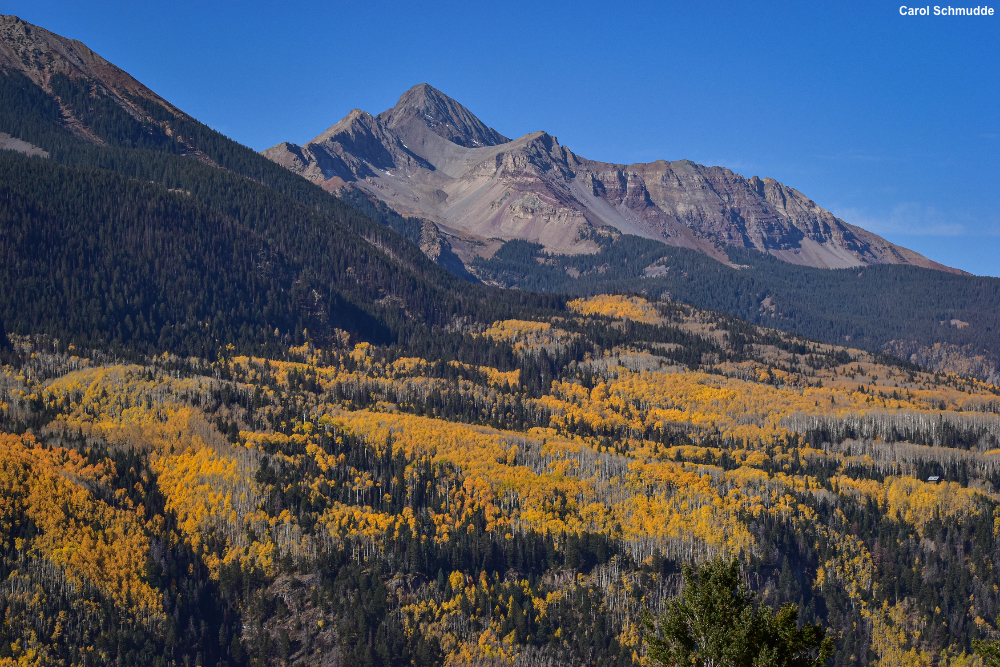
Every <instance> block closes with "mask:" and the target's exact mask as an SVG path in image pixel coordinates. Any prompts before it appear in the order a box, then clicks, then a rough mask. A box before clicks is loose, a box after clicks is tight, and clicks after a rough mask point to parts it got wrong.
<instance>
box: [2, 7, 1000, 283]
mask: <svg viewBox="0 0 1000 667" xmlns="http://www.w3.org/2000/svg"><path fill="white" fill-rule="evenodd" d="M994 1H995V0H989V1H988V2H987V4H986V6H991V7H994V10H995V13H994V15H993V16H987V17H979V16H969V17H964V16H960V17H940V16H938V17H935V16H919V17H909V16H901V15H900V14H899V7H900V5H899V4H898V3H886V2H857V3H821V2H802V1H801V0H799V1H792V2H773V3H766V2H764V3H735V2H684V3H680V2H664V1H660V2H655V1H654V2H633V3H617V4H611V3H606V2H603V3H598V2H588V1H578V2H573V3H569V2H565V3H562V2H560V3H555V2H550V3H546V2H538V1H537V0H536V1H535V2H509V3H497V2H475V1H462V2H438V1H434V0H426V1H424V2H385V1H383V0H368V1H366V2H350V3H348V2H325V3H317V2H297V1H288V2H282V3H263V2H239V3H236V2H210V3H204V2H191V1H190V0H176V1H174V2H171V3H137V2H134V1H129V2H124V1H107V2H104V1H101V0H96V1H95V0H91V1H88V2H82V1H76V0H74V1H63V2H57V1H54V0H8V1H7V2H4V6H3V8H2V10H0V11H2V12H3V13H12V14H16V15H18V16H20V17H21V18H23V19H25V20H26V21H29V22H31V23H34V24H36V25H40V26H42V27H45V28H47V29H49V30H52V31H53V32H56V33H59V34H61V35H63V36H65V37H70V38H73V39H78V40H80V41H82V42H84V43H85V44H87V45H88V46H89V47H90V48H92V49H93V50H94V51H96V52H97V53H99V54H101V55H102V56H104V57H105V58H107V59H108V60H110V61H111V62H113V63H115V64H116V65H118V66H119V67H122V68H123V69H125V70H126V71H128V72H129V73H130V74H132V75H133V76H135V77H136V78H137V79H139V80H140V81H141V82H143V83H144V84H146V85H147V86H149V87H150V88H152V89H153V90H155V91H156V92H157V93H159V94H160V95H162V96H163V97H165V98H166V99H168V100H170V101H171V102H172V103H174V104H176V105H177V106H178V107H180V108H181V109H183V110H184V111H186V112H188V113H190V114H191V115H192V116H194V117H196V118H198V119H199V120H201V121H203V122H205V123H207V124H208V125H210V126H212V127H213V128H215V129H217V130H219V131H221V132H223V133H225V134H226V135H228V136H230V137H232V138H233V139H236V140H237V141H240V142H241V143H244V144H246V145H248V146H251V147H253V148H255V149H257V150H263V149H265V148H268V147H269V146H272V145H274V144H276V143H278V142H280V141H286V140H287V141H293V142H296V143H303V142H305V141H307V140H309V139H310V138H312V137H314V136H316V135H317V134H319V133H321V132H322V131H323V130H325V129H326V128H327V127H328V126H330V125H332V124H333V123H335V122H336V121H338V120H339V119H340V118H342V117H343V116H345V115H346V114H347V113H348V112H349V111H350V110H351V109H353V108H361V109H364V110H366V111H370V112H372V113H378V112H379V111H382V110H384V109H386V108H388V107H391V106H392V105H393V104H395V102H396V100H397V98H398V97H399V95H400V94H401V93H402V92H403V91H404V90H406V89H407V88H409V87H410V86H412V85H414V84H417V83H422V82H426V83H430V84H431V85H433V86H435V87H436V88H438V89H440V90H442V91H443V92H444V93H446V94H448V95H450V96H451V97H453V98H455V99H457V100H458V101H459V102H461V103H462V104H464V105H465V106H466V107H468V108H469V109H470V110H471V111H472V112H473V113H475V114H476V115H477V116H479V117H480V118H481V119H482V120H483V121H484V122H486V123H487V124H488V125H491V126H492V127H494V128H496V129H497V130H498V131H500V132H501V133H503V134H505V135H507V136H509V137H518V136H520V135H523V134H526V133H528V132H533V131H536V130H545V131H547V132H549V133H551V134H553V135H555V136H556V137H558V139H559V141H560V143H562V144H563V145H566V146H568V147H569V148H570V149H572V150H573V151H574V152H576V153H578V154H579V155H582V156H584V157H588V158H591V159H597V160H606V161H610V162H623V163H629V162H648V161H652V160H657V159H668V160H676V159H690V160H694V161H696V162H700V163H702V164H707V165H721V166H725V167H729V168H730V169H732V170H733V171H736V172H738V173H740V174H743V175H745V176H747V177H749V176H752V175H758V176H761V177H764V176H770V177H772V178H776V179H777V180H779V181H781V182H783V183H785V184H786V185H789V186H791V187H794V188H796V189H798V190H800V191H802V192H803V193H804V194H806V196H808V197H810V198H812V199H813V200H815V201H816V202H817V203H818V204H819V205H820V206H823V207H824V208H827V209H829V210H831V211H832V212H833V213H834V214H836V215H837V216H838V217H841V218H843V219H844V220H846V221H847V222H849V223H852V224H857V225H860V226H862V227H865V228H866V229H870V230H872V231H874V232H876V233H879V234H881V235H883V236H885V237H886V238H888V239H889V240H891V241H893V242H895V243H899V244H901V245H904V246H907V247H909V248H912V249H914V250H916V251H918V252H920V253H922V254H924V255H926V256H928V257H930V258H931V259H934V260H937V261H939V262H942V263H944V264H948V265H951V266H955V267H958V268H961V269H964V270H966V271H970V272H972V273H976V274H979V275H992V276H1000V187H998V186H1000V183H998V180H1000V4H997V5H993V4H990V3H991V2H994ZM980 4H981V6H982V3H980ZM924 6H926V5H924ZM931 8H932V10H933V5H931Z"/></svg>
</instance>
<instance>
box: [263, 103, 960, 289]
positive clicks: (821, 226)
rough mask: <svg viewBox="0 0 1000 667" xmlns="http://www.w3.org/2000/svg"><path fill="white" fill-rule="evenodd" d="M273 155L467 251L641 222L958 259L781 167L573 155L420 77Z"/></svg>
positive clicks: (843, 249)
mask: <svg viewBox="0 0 1000 667" xmlns="http://www.w3.org/2000/svg"><path fill="white" fill-rule="evenodd" d="M264 155H266V156H267V157H268V158H270V159H271V160H273V161H275V162H277V163H278V164H281V165H283V166H284V167H286V168H288V169H291V170H292V171H294V172H296V173H300V174H302V175H303V176H305V177H306V178H308V179H310V180H312V181H314V182H316V183H319V184H321V185H322V186H323V187H324V188H325V189H327V190H329V191H333V192H336V191H340V190H341V189H342V188H350V187H356V188H359V189H361V190H363V191H365V192H367V193H368V194H369V195H372V196H374V197H377V198H378V199H380V200H382V201H383V202H385V203H386V204H388V205H389V206H390V207H391V208H393V209H394V210H395V211H396V212H398V213H400V214H401V215H405V216H412V217H417V218H422V219H424V220H429V221H432V222H433V223H434V224H435V225H436V226H437V227H438V228H439V230H440V231H441V232H442V234H443V235H444V236H445V237H446V238H447V240H448V242H449V243H450V244H451V245H452V247H453V248H454V249H455V252H456V254H458V255H459V257H461V258H462V259H463V260H465V261H466V262H468V261H469V260H470V259H472V258H473V257H475V256H489V255H490V254H491V253H492V252H494V251H495V250H496V248H498V247H499V246H500V245H501V242H502V241H507V240H511V239H524V240H527V241H532V242H536V243H540V244H542V245H543V246H544V247H545V249H546V250H547V251H549V252H552V253H558V254H580V253H591V252H595V251H596V250H597V248H598V241H599V240H600V239H601V237H602V236H606V235H608V234H619V233H624V234H633V235H637V236H642V237H646V238H650V239H656V240H659V241H662V242H664V243H667V244H670V245H674V246H680V247H686V248H692V249H696V250H699V251H701V252H704V253H706V254H708V255H710V256H712V257H715V258H717V259H719V260H721V261H727V257H726V254H725V252H724V251H723V247H724V246H737V247H743V248H753V249H756V250H760V251H763V252H767V253H770V254H772V255H774V256H776V257H778V258H780V259H782V260H784V261H786V262H790V263H793V264H800V265H807V266H814V267H821V268H846V267H852V266H860V265H865V264H912V265H916V266H921V267H926V268H932V269H938V270H942V271H949V272H958V271H957V270H956V269H951V268H949V267H946V266H943V265H941V264H938V263H937V262H934V261H931V260H929V259H927V258H926V257H923V256H922V255H919V254H918V253H916V252H913V251H912V250H908V249H906V248H903V247H900V246H897V245H895V244H893V243H890V242H889V241H886V240H885V239H883V238H881V237H880V236H878V235H876V234H873V233H871V232H869V231H866V230H864V229H861V228H860V227H857V226H854V225H851V224H848V223H847V222H844V221H843V220H840V219H839V218H837V217H835V216H834V215H833V214H831V213H830V212H829V211H826V210H824V209H823V208H821V207H820V206H819V205H817V204H816V203H815V202H814V201H812V200H811V199H809V198H808V197H806V196H805V195H803V194H802V193H801V192H799V191H798V190H795V189H794V188H790V187H788V186H785V185H783V184H781V183H779V182H777V181H775V180H774V179H772V178H758V177H757V176H753V177H751V178H745V177H743V176H741V175H739V174H736V173H734V172H732V171H730V170H729V169H726V168H724V167H706V166H704V165H700V164H696V163H694V162H691V161H689V160H679V161H672V162H668V161H665V160H658V161H656V162H651V163H637V164H628V165H625V164H613V163H607V162H597V161H594V160H588V159H586V158H583V157H581V156H579V155H576V154H575V153H573V152H572V151H571V150H569V149H568V148H566V147H565V146H561V145H560V144H559V142H558V140H557V139H556V138H555V137H554V136H552V135H550V134H547V133H545V132H534V133H531V134H526V135H524V136H522V137H520V138H518V139H513V140H512V139H508V138H507V137H504V136H503V135H501V134H500V133H499V132H497V131H496V130H494V129H493V128H491V127H488V126H487V125H486V124H485V123H483V122H482V121H480V120H479V119H478V118H477V117H476V116H475V115H473V114H472V113H471V112H470V111H469V110H468V109H466V108H465V107H464V106H462V105H461V104H459V103H458V102H456V101H455V100H453V99H451V98H449V97H448V96H447V95H445V94H443V93H442V92H440V91H439V90H436V89H435V88H433V87H431V86H429V85H427V84H420V85H417V86H414V87H413V88H411V89H410V90H408V91H406V92H405V93H404V94H403V95H402V97H400V99H399V102H398V103H397V104H396V106H394V107H393V108H391V109H388V110H387V111H383V112H382V113H380V114H378V115H377V116H372V115H371V114H369V113H366V112H364V111H361V110H357V109H356V110H354V111H352V112H351V113H350V114H348V115H347V117H345V118H344V119H343V120H341V121H340V122H338V123H337V124H335V125H333V126H332V127H330V128H329V129H328V130H327V131H326V132H323V133H322V134H320V135H319V136H317V137H316V138H315V139H313V140H312V141H309V142H307V143H306V144H305V145H304V146H298V145H295V144H292V143H287V142H286V143H282V144H279V145H277V146H274V147H272V148H269V149H268V150H266V151H264Z"/></svg>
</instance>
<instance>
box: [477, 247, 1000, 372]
mask: <svg viewBox="0 0 1000 667" xmlns="http://www.w3.org/2000/svg"><path fill="white" fill-rule="evenodd" d="M598 240H599V241H601V244H602V246H601V247H602V250H601V252H599V253H598V254H597V256H596V257H594V256H573V255H548V254H546V253H543V252H542V247H541V246H540V245H538V244H531V243H527V242H524V241H511V242H508V243H507V244H505V245H504V246H503V247H502V248H501V249H500V250H499V251H497V253H496V254H494V255H493V256H492V257H491V258H490V259H488V260H482V259H480V260H478V261H477V262H476V263H475V264H474V266H473V270H474V271H475V273H476V274H477V275H478V276H479V277H480V278H482V279H483V280H485V281H487V282H490V283H494V284H497V285H502V286H505V287H516V288H519V289H523V290H532V291H541V292H557V293H568V294H578V295H593V294H603V293H614V292H625V293H629V292H631V293H639V294H646V295H650V296H653V297H660V296H668V297H669V298H672V299H676V300H680V301H683V302H685V303H689V304H694V305H697V306H700V307H703V308H711V309H714V310H720V311H724V312H727V313H729V314H731V315H734V316H736V317H739V318H741V319H745V320H749V321H751V322H757V323H759V324H763V325H765V326H768V327H775V328H778V329H782V330H785V331H794V332H796V333H799V334H801V335H804V336H808V337H810V338H814V339H816V340H822V341H825V342H828V343H833V344H848V345H851V346H856V347H861V348H864V349H868V350H873V351H888V352H891V353H892V354H895V355H897V356H902V357H904V358H910V357H911V356H913V357H914V358H915V360H917V361H919V363H921V364H923V365H926V366H928V367H931V368H933V369H937V370H942V371H950V372H958V373H964V374H974V375H977V376H978V377H980V378H981V379H984V380H987V379H989V380H991V381H994V382H996V381H998V380H1000V279H998V278H987V277H977V276H961V275H955V274H947V273H942V272H940V271H932V270H929V269H921V268H919V267H913V266H899V265H889V264H885V265H873V266H865V267H860V268H853V269H836V270H827V269H814V268H810V267H804V266H796V265H792V264H788V263H786V262H782V261H780V260H778V259H776V258H774V257H771V256H769V255H766V254H764V253H760V252H756V251H753V250H745V249H738V248H729V249H727V250H726V252H727V253H728V255H729V259H730V261H731V263H732V264H733V265H734V267H730V266H726V265H724V264H722V263H720V262H716V261H714V260H711V259H709V258H707V257H706V256H704V255H702V254H701V253H697V252H693V251H690V250H686V249H684V248H671V247H667V246H664V245H663V244H662V243H658V242H656V241H650V240H648V239H642V238H638V237H634V236H625V235H616V236H615V237H605V238H600V239H598Z"/></svg>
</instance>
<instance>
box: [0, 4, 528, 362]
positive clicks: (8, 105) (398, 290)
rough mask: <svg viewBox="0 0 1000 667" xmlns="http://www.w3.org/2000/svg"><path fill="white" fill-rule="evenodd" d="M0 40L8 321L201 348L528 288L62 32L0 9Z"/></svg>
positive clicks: (408, 317) (386, 325) (414, 324)
mask: <svg viewBox="0 0 1000 667" xmlns="http://www.w3.org/2000/svg"><path fill="white" fill-rule="evenodd" d="M0 54H2V63H0V69H2V73H0V133H2V135H0V136H3V137H7V139H5V142H4V145H5V146H6V147H7V148H8V149H10V150H2V151H0V173H2V174H3V179H2V181H0V193H2V197H3V200H4V202H5V206H4V207H3V208H2V210H0V218H2V227H0V256H2V257H4V258H5V261H4V262H3V266H2V267H0V319H2V320H3V321H4V323H5V325H6V327H7V330H8V331H10V332H11V333H13V334H27V333H37V332H45V333H48V334H49V335H54V336H57V337H59V339H60V340H62V341H64V342H73V343H75V344H76V345H77V346H88V347H95V346H100V347H111V348H113V349H115V350H116V351H118V352H121V353H127V354H134V353H137V352H138V353H142V354H147V353H150V352H154V351H157V350H159V351H164V350H169V351H173V352H180V353H186V354H199V355H203V356H208V357H213V356H214V355H215V352H214V351H213V350H217V349H218V348H219V347H220V346H225V345H227V344H235V345H237V346H238V347H239V348H241V349H243V350H252V349H256V350H266V349H272V348H274V349H276V347H275V346H281V345H284V344H285V343H286V342H287V341H293V340H304V339H307V338H308V339H313V340H317V341H319V340H331V339H340V338H342V333H341V332H348V333H349V334H350V335H351V336H353V337H354V338H355V339H359V340H372V341H382V342H386V341H391V340H398V339H399V338H400V337H401V336H409V337H412V336H413V335H416V334H415V332H419V331H422V330H423V329H424V328H426V327H433V326H442V325H447V324H448V322H449V321H450V320H451V318H454V317H460V316H463V315H469V313H466V311H468V310H469V308H472V309H473V310H475V311H476V312H481V313H485V312H486V311H487V310H490V309H491V308H493V307H495V306H497V305H499V306H500V307H501V308H506V307H508V306H512V307H514V308H515V309H518V308H521V307H523V304H524V303H525V302H526V301H531V300H532V299H533V298H534V297H526V296H523V295H522V296H513V295H512V298H511V299H508V300H506V301H505V300H504V299H498V298H495V297H494V298H486V297H485V296H484V294H483V293H481V292H482V291H483V290H486V291H487V292H489V291H491V290H490V288H486V287H483V286H473V285H468V283H466V282H464V281H460V280H458V279H456V278H455V277H454V276H453V275H452V274H450V273H448V272H447V271H445V270H443V269H441V268H440V267H439V266H437V265H436V264H435V263H434V262H433V261H431V260H429V259H427V257H425V255H424V254H423V253H422V252H421V250H420V248H419V247H418V246H417V245H415V244H414V243H411V242H409V241H408V240H406V239H405V238H403V237H402V236H400V235H399V234H397V233H396V232H394V231H392V230H391V229H389V228H387V227H385V226H384V225H382V224H379V223H378V222H376V221H374V220H372V219H371V218H368V217H366V216H364V215H362V214H361V213H359V212H358V211H357V210H355V209H353V208H351V207H350V206H348V205H347V204H346V203H345V202H343V201H341V200H339V199H337V198H334V197H330V196H329V195H328V194H327V193H325V192H324V191H323V190H321V189H320V188H318V187H316V186H315V185H313V184H311V183H309V182H308V181H307V180H304V179H302V178H299V177H298V176H296V175H295V174H292V173H291V172H289V171H288V170H286V169H283V168H282V167H280V166H278V165H276V164H274V163H273V162H271V161H269V160H267V159H265V158H264V157H262V156H260V155H259V154H257V153H256V152H255V151H253V150H251V149H249V148H247V147H245V146H241V145H240V144H238V143H236V142H234V141H232V140H230V139H228V138H226V137H224V136H223V135H221V134H219V133H217V132H215V131H213V130H211V129H210V128H208V127H206V126H204V125H203V124H201V123H199V122H198V121H196V120H194V119H193V118H191V117H190V116H187V115H186V114H184V113H182V112H181V111H179V110H178V109H176V107H174V106H172V105H170V104H169V103H168V102H166V101H165V100H163V99H162V98H161V97H159V96H158V95H156V94H155V93H153V92H152V91H150V90H149V89H148V88H145V87H144V86H143V85H142V84H141V83H139V82H138V81H136V80H135V79H134V78H132V77H131V76H129V75H128V74H126V73H125V72H123V71H122V70H120V69H119V68H117V67H115V66H114V65H112V64H110V63H108V62H107V61H105V60H104V59H102V58H101V57H100V56H98V55H97V54H95V53H93V52H92V51H91V50H90V49H88V48H87V47H86V46H84V45H83V44H81V43H79V42H74V41H72V40H68V39H65V38H63V37H60V36H58V35H55V34H53V33H51V32H49V31H46V30H44V29H41V28H38V27H36V26H32V25H30V24H28V23H26V22H24V21H22V20H20V19H18V18H16V17H9V16H8V17H2V18H0ZM357 140H358V141H359V142H361V141H364V140H365V137H364V135H363V134H358V135H357ZM439 254H440V253H439ZM492 291H493V292H497V293H502V292H500V291H499V290H492ZM545 299H547V297H542V298H541V300H542V301H544V300H545ZM540 302H541V301H539V303H540ZM484 304H485V305H484ZM470 313H471V311H470ZM486 317H488V318H489V317H492V315H486ZM490 321H492V320H490ZM338 330H339V331H338Z"/></svg>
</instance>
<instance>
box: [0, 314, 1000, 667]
mask: <svg viewBox="0 0 1000 667" xmlns="http://www.w3.org/2000/svg"><path fill="white" fill-rule="evenodd" d="M452 340H453V341H454V342H455V347H454V348H453V349H452V350H451V351H450V353H449V352H448V351H444V350H442V346H440V345H437V346H435V347H433V348H431V347H427V348H426V351H427V352H433V353H434V354H435V355H436V356H430V355H429V354H428V355H426V356H421V354H420V353H419V352H416V351H415V350H406V351H404V350H402V349H400V348H399V347H398V346H377V345H370V344H368V343H358V344H354V343H353V341H349V340H347V339H346V338H344V339H342V341H341V344H340V345H337V346H334V347H327V348H318V347H316V346H314V345H312V344H309V343H306V344H303V345H301V346H298V347H291V348H288V349H286V351H285V353H284V354H283V355H281V357H280V358H275V357H271V358H267V357H264V356H256V355H255V356H246V355H239V354H237V353H236V352H235V351H230V352H224V354H223V355H221V356H220V357H219V358H218V359H217V360H216V361H213V362H208V361H205V360H199V359H197V358H189V359H184V358H180V357H176V356H170V355H163V356H158V357H156V358H150V359H148V360H147V361H145V362H144V363H141V364H132V365H122V364H116V363H114V362H113V361H112V360H110V359H106V358H99V357H98V358H81V357H80V356H77V355H76V354H75V350H72V349H70V350H67V351H65V352H60V351H59V350H60V348H61V344H57V343H56V342H55V341H53V340H52V339H49V338H44V337H33V338H25V337H17V336H15V337H14V339H13V348H12V349H11V350H9V351H8V352H6V353H4V354H5V356H4V359H5V361H6V362H7V364H8V365H7V366H5V367H4V371H3V375H2V376H0V386H2V394H0V430H2V431H5V432H6V433H8V434H10V435H5V436H2V437H4V438H5V441H4V447H3V448H2V449H0V459H2V464H0V475H2V479H0V485H3V494H2V495H3V498H4V499H5V500H4V504H3V509H2V514H0V521H2V526H3V531H4V542H3V554H2V561H0V563H2V564H0V567H2V572H0V575H2V578H3V580H4V582H5V584H4V586H3V588H0V613H2V615H3V616H2V618H3V624H2V626H0V628H2V630H0V632H2V635H0V660H9V661H23V662H27V663H31V664H106V663H112V662H113V663H115V664H127V665H131V664H137V665H138V664H143V665H148V664H154V665H156V664H178V665H179V664H232V665H240V664H258V665H263V664H289V665H291V664H303V665H307V664H316V665H436V664H473V665H496V664H513V665H539V664H547V665H552V664H554V665H580V664H594V665H596V664H602V665H603V664H615V665H632V664H647V663H646V662H645V660H646V659H645V657H644V656H645V655H646V651H647V646H646V645H645V644H644V642H643V641H642V633H641V628H640V621H641V618H642V614H643V613H644V610H648V611H650V612H653V613H657V612H658V611H659V610H660V609H662V605H663V604H664V602H665V600H666V599H668V598H669V596H671V595H674V594H676V592H677V591H678V586H679V576H678V572H679V567H680V565H682V564H685V563H692V562H695V563H696V562H700V561H701V560H703V559H705V558H709V557H712V556H716V555H731V556H736V557H738V558H740V559H741V561H742V562H743V563H744V567H745V568H746V569H747V571H748V572H749V573H750V579H749V582H750V585H751V587H752V588H753V589H754V590H756V591H758V593H759V595H760V596H761V598H762V600H763V601H764V602H765V603H766V604H769V605H778V604H779V603H782V602H792V603H795V604H797V605H798V607H799V614H800V616H799V618H800V620H801V621H802V622H820V623H822V624H824V625H827V626H829V627H830V628H831V630H832V631H833V633H834V637H835V640H836V653H835V656H834V658H833V663H832V664H836V665H854V664H858V665H860V664H880V665H886V666H888V665H900V664H914V665H931V664H937V665H971V664H974V663H973V659H972V657H971V656H970V651H971V641H972V640H973V639H977V638H985V637H989V636H990V634H991V632H992V631H993V630H992V619H994V618H995V617H996V616H997V612H998V610H1000V594H998V593H997V588H996V586H997V581H996V571H997V566H1000V563H998V562H995V561H996V555H997V553H998V550H997V547H998V544H997V540H998V530H997V526H998V525H1000V518H998V517H1000V509H998V508H1000V496H998V495H997V493H996V490H995V489H996V488H997V486H996V485H997V484H1000V464H998V461H1000V459H998V455H997V452H998V451H1000V417H998V414H997V413H998V410H1000V390H998V388H997V387H996V386H994V385H987V384H984V383H981V382H979V381H977V380H974V379H970V378H962V377H957V376H945V375H941V374H929V373H926V372H922V371H921V370H920V369H919V368H916V367H914V366H912V365H908V364H905V363H900V362H898V361H896V360H893V359H891V358H876V357H873V356H872V355H870V354H868V353H865V352H862V351H860V350H857V349H845V348H836V347H831V346H826V345H821V344H817V343H811V342H808V341H804V340H801V339H796V338H793V337H789V336H787V335H783V334H779V333H777V332H774V331H769V330H762V329H758V328H756V327H754V326H752V325H748V324H746V323H743V322H740V321H738V320H734V319H731V318H729V317H728V316H724V315H718V314H713V313H710V312H702V311H696V310H692V309H690V308H687V307H684V306H679V305H677V304H673V303H651V302H646V301H644V300H641V299H636V298H632V299H626V298H621V297H599V298H596V299H591V300H586V301H574V302H571V303H570V304H569V309H568V310H567V311H565V313H564V314H563V315H562V316H559V317H548V318H542V319H536V320H503V321H497V322H495V323H493V324H492V325H491V326H489V327H483V326H477V325H469V326H467V327H465V328H463V329H462V330H461V331H459V332H455V333H454V338H453V339H452ZM932 475H933V476H939V477H940V478H941V481H940V482H939V483H937V484H934V483H931V482H928V481H926V480H927V479H928V477H930V476H932ZM32 661H35V662H34V663H32ZM11 664H14V663H13V662H12V663H11Z"/></svg>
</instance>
